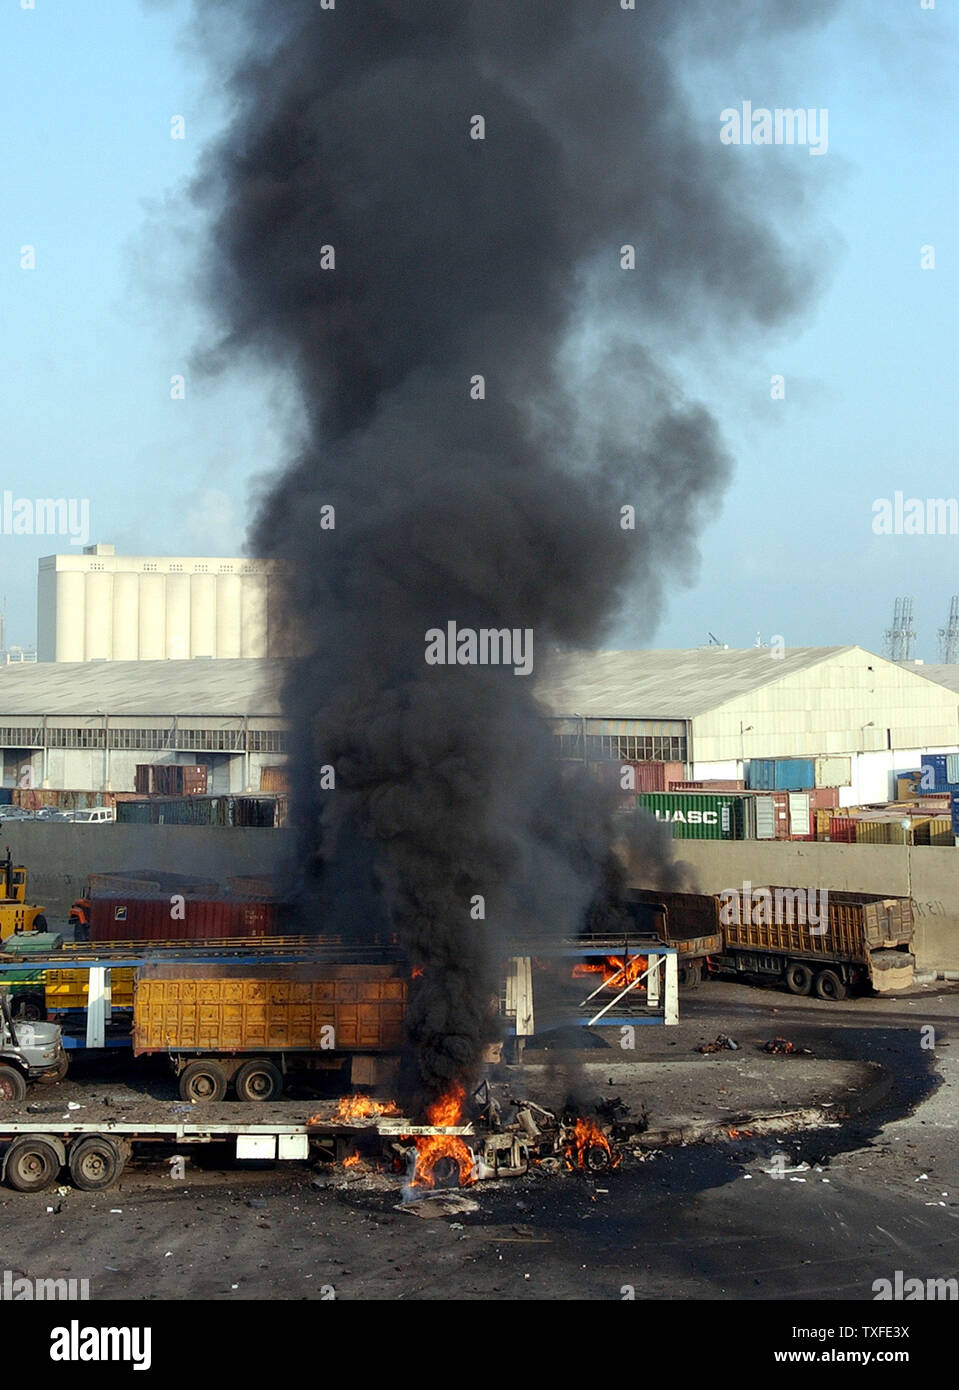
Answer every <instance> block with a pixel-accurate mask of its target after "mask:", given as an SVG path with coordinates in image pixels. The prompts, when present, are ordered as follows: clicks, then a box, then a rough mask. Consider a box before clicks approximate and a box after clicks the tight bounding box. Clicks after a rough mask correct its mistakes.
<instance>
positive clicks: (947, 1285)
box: [872, 1269, 959, 1303]
mask: <svg viewBox="0 0 959 1390" xmlns="http://www.w3.org/2000/svg"><path fill="white" fill-rule="evenodd" d="M872 1292H873V1296H874V1298H875V1300H876V1302H879V1303H881V1302H888V1301H890V1300H892V1301H895V1302H899V1301H902V1302H905V1303H910V1302H916V1301H926V1302H930V1303H955V1302H956V1301H957V1300H959V1279H956V1278H952V1279H907V1278H906V1277H905V1275H904V1274H903V1272H902V1270H901V1269H897V1270H896V1271H895V1273H894V1274H893V1277H892V1278H891V1279H874V1280H873V1284H872Z"/></svg>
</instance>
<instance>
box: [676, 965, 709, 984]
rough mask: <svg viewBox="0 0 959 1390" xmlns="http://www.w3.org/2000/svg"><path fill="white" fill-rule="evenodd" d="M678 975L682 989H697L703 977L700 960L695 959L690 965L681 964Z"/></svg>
mask: <svg viewBox="0 0 959 1390" xmlns="http://www.w3.org/2000/svg"><path fill="white" fill-rule="evenodd" d="M676 977H677V981H678V983H679V987H680V989H695V988H696V986H697V985H698V984H699V983H700V982H701V980H702V978H703V971H702V966H701V965H700V964H699V961H693V962H692V964H690V965H681V966H680V967H679V969H678V970H677V972H676Z"/></svg>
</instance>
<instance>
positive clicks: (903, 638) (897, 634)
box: [883, 598, 916, 661]
mask: <svg viewBox="0 0 959 1390" xmlns="http://www.w3.org/2000/svg"><path fill="white" fill-rule="evenodd" d="M915 641H916V634H915V632H914V631H913V626H912V599H911V598H897V599H896V603H895V607H894V609H893V615H892V627H888V628H886V631H885V632H884V633H883V655H884V656H888V658H889V660H890V661H911V660H912V653H913V647H914V644H915Z"/></svg>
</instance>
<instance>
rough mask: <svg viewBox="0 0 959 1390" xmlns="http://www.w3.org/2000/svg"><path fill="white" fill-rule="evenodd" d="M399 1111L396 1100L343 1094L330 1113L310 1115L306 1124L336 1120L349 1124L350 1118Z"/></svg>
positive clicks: (369, 1116) (364, 1117)
mask: <svg viewBox="0 0 959 1390" xmlns="http://www.w3.org/2000/svg"><path fill="white" fill-rule="evenodd" d="M399 1113H400V1112H399V1109H398V1108H397V1105H396V1102H395V1101H392V1100H373V1099H372V1098H371V1097H370V1096H344V1097H343V1099H342V1100H341V1101H338V1102H337V1106H336V1109H335V1110H334V1111H333V1114H332V1115H329V1116H327V1115H321V1114H317V1115H311V1116H310V1118H309V1119H308V1120H307V1124H310V1125H322V1124H332V1123H333V1122H334V1121H337V1120H338V1121H340V1122H341V1123H343V1124H349V1123H350V1122H351V1121H352V1120H369V1119H374V1118H375V1117H376V1116H377V1115H398V1114H399Z"/></svg>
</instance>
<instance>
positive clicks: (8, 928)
mask: <svg viewBox="0 0 959 1390" xmlns="http://www.w3.org/2000/svg"><path fill="white" fill-rule="evenodd" d="M26 896H27V871H26V869H25V868H24V866H23V865H22V864H14V862H13V859H12V857H11V854H10V847H9V845H8V846H7V855H6V858H5V859H0V940H2V939H4V938H6V937H8V936H14V935H19V933H21V932H30V931H43V932H45V931H46V930H47V919H46V917H45V916H44V915H43V913H44V910H43V908H42V907H37V905H36V903H28V902H27V901H26Z"/></svg>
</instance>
